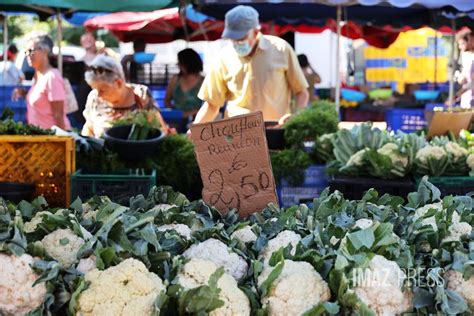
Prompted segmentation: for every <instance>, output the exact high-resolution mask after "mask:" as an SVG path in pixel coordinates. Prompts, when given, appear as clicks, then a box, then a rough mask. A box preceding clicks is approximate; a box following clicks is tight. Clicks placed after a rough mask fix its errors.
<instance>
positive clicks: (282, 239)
mask: <svg viewBox="0 0 474 316" xmlns="http://www.w3.org/2000/svg"><path fill="white" fill-rule="evenodd" d="M300 240H301V236H300V235H298V234H297V233H295V232H293V231H291V230H284V231H282V232H280V233H279V234H278V235H276V237H275V238H273V239H270V240H269V241H268V243H267V245H266V246H265V248H263V249H262V252H261V253H260V256H261V257H262V258H263V259H264V262H265V263H268V262H269V261H270V259H271V257H272V255H273V253H274V252H275V251H278V250H280V248H282V247H283V248H285V247H287V246H288V245H291V247H292V249H291V254H292V255H294V254H295V252H296V246H297V245H298V243H299V242H300Z"/></svg>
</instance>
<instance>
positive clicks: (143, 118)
mask: <svg viewBox="0 0 474 316" xmlns="http://www.w3.org/2000/svg"><path fill="white" fill-rule="evenodd" d="M121 125H131V126H132V127H131V129H130V133H129V135H128V138H127V139H128V140H147V139H149V138H150V137H152V136H153V135H154V130H156V129H159V128H160V127H161V124H160V122H159V121H158V118H157V116H156V111H153V110H149V111H145V110H137V111H133V112H130V113H128V114H127V115H125V116H124V117H123V118H122V119H120V120H118V121H116V122H115V123H114V126H121Z"/></svg>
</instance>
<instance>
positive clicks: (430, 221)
mask: <svg viewBox="0 0 474 316" xmlns="http://www.w3.org/2000/svg"><path fill="white" fill-rule="evenodd" d="M432 209H434V210H436V211H437V212H443V204H442V203H434V204H426V205H425V206H423V207H419V208H417V209H416V210H415V215H414V217H413V220H414V221H416V220H418V219H420V218H422V217H424V216H425V215H426V214H427V213H428V211H430V210H432ZM421 222H422V225H423V226H428V225H430V226H431V227H433V230H434V231H435V232H436V231H438V225H437V224H436V219H435V217H434V216H430V217H428V218H424V219H423V220H422V221H421Z"/></svg>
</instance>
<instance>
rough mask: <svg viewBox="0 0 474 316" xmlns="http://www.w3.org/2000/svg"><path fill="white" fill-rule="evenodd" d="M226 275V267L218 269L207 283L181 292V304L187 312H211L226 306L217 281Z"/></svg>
mask: <svg viewBox="0 0 474 316" xmlns="http://www.w3.org/2000/svg"><path fill="white" fill-rule="evenodd" d="M222 275H224V267H220V268H219V269H217V270H216V271H215V272H214V273H213V274H212V275H211V276H210V277H209V281H208V284H207V285H203V286H200V287H197V288H194V289H191V290H187V291H185V292H184V293H183V294H181V296H180V298H179V301H180V306H183V307H184V310H185V311H186V312H187V313H195V314H201V313H209V312H211V311H213V310H215V309H218V308H220V307H222V306H224V301H222V300H220V299H219V294H220V292H221V289H220V288H219V287H218V286H217V282H218V281H219V279H220V278H221V277H222Z"/></svg>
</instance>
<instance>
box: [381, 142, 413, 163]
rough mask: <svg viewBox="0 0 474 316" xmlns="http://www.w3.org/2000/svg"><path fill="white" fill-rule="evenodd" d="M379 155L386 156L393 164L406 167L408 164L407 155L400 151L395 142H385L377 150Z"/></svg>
mask: <svg viewBox="0 0 474 316" xmlns="http://www.w3.org/2000/svg"><path fill="white" fill-rule="evenodd" d="M377 152H378V153H379V154H381V155H385V156H388V157H389V158H390V160H391V161H392V165H394V166H397V165H399V166H402V167H403V168H406V167H407V166H408V157H407V156H404V155H403V154H401V153H400V150H399V148H398V146H397V144H394V143H387V144H385V145H383V146H382V147H381V148H379V149H378V150H377Z"/></svg>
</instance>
